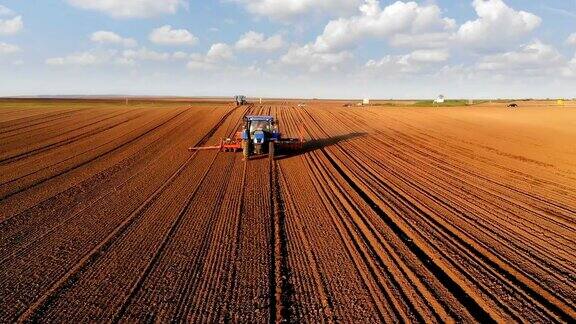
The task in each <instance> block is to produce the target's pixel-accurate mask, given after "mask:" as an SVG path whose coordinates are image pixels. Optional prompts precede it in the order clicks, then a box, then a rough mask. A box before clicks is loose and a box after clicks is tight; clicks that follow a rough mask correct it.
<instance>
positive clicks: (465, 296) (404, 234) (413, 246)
mask: <svg viewBox="0 0 576 324" xmlns="http://www.w3.org/2000/svg"><path fill="white" fill-rule="evenodd" d="M302 111H303V112H304V113H306V114H307V115H308V117H309V118H310V119H311V120H313V121H314V122H315V123H316V124H317V125H320V124H318V122H317V121H316V119H315V118H314V117H312V115H311V114H310V113H309V112H308V111H307V110H306V109H304V110H302ZM324 133H325V136H329V135H328V134H327V133H326V132H324ZM319 151H321V152H322V153H323V155H324V156H325V158H326V159H327V160H328V161H329V162H330V164H331V165H332V167H333V168H334V169H335V170H336V171H337V172H338V174H339V175H340V176H341V177H343V178H344V179H345V180H346V182H347V183H348V184H349V185H350V187H351V188H353V189H354V190H355V191H356V192H357V193H358V194H359V195H360V197H362V199H364V200H365V201H366V203H367V204H368V205H369V206H370V207H371V208H372V209H373V211H374V212H375V213H376V214H377V215H379V216H380V218H381V219H382V220H383V221H384V222H385V223H386V224H387V225H388V226H389V227H390V228H391V229H392V230H393V231H394V232H395V233H396V236H397V237H398V238H400V239H401V240H402V241H403V242H404V244H405V245H406V246H407V247H409V249H410V250H411V251H412V253H413V254H414V255H415V256H417V257H418V259H419V260H420V261H421V263H422V264H423V265H424V266H426V267H427V268H428V269H429V271H431V272H432V273H434V274H435V275H436V278H437V279H438V280H440V281H441V282H442V283H443V285H444V286H445V287H446V288H447V289H448V290H449V291H450V292H451V293H452V294H453V295H454V296H455V297H456V298H457V299H458V300H459V301H460V302H461V303H462V305H464V307H466V308H467V309H468V311H469V313H470V314H471V315H472V316H474V317H475V318H476V319H477V320H479V321H483V322H486V321H490V322H497V321H500V322H501V321H504V318H501V317H500V316H499V315H497V314H495V313H494V312H487V311H486V310H485V308H486V307H485V306H486V305H485V302H484V301H483V300H482V298H480V297H479V296H472V295H470V294H469V293H468V292H466V290H465V289H464V288H463V287H465V285H462V284H461V283H459V282H457V281H455V280H454V278H457V277H455V276H453V275H451V274H450V273H449V272H448V271H447V270H446V269H445V268H444V267H443V266H441V265H440V264H438V260H435V259H436V258H435V257H434V256H429V255H427V254H426V252H425V248H422V247H421V246H420V244H422V243H421V242H420V240H418V239H415V238H411V237H410V235H409V233H410V232H409V231H405V230H404V229H403V228H402V227H400V225H399V224H397V223H396V222H395V221H394V220H393V219H392V218H391V217H390V215H388V214H387V213H386V212H385V211H384V209H381V208H379V206H380V205H381V204H380V202H378V201H376V200H374V199H372V198H370V196H369V195H368V193H367V192H365V191H364V190H363V189H361V188H360V187H358V185H357V184H356V182H355V181H354V180H353V179H352V178H351V177H350V176H349V175H348V173H347V172H346V171H344V170H343V169H342V167H341V166H340V164H339V163H338V162H336V160H335V159H334V158H333V157H332V155H331V154H330V153H329V152H327V150H326V149H325V148H321V149H320V150H319ZM417 242H419V243H420V244H417ZM430 261H431V262H430ZM458 281H459V280H458Z"/></svg>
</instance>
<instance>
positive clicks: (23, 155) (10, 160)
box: [0, 112, 146, 165]
mask: <svg viewBox="0 0 576 324" xmlns="http://www.w3.org/2000/svg"><path fill="white" fill-rule="evenodd" d="M145 114H146V112H143V113H141V114H139V115H137V116H133V118H131V119H127V120H123V121H119V122H116V123H114V124H111V125H105V126H103V127H100V128H97V129H94V130H92V131H89V132H87V133H83V134H78V135H76V136H73V137H70V138H67V139H63V140H60V141H57V142H54V143H51V144H48V145H45V146H42V147H38V148H35V149H33V150H30V151H26V152H22V153H18V154H15V155H11V156H6V157H2V158H0V165H5V164H8V163H13V162H17V161H19V160H22V159H24V158H27V157H30V156H34V155H38V154H40V153H42V152H45V151H48V150H50V149H54V148H58V147H61V146H65V145H68V144H71V143H74V142H77V141H80V140H82V139H84V138H87V137H90V136H94V135H97V134H100V133H103V132H105V131H108V130H111V129H113V128H115V127H117V126H120V125H123V124H126V123H129V122H132V121H134V120H136V119H138V118H139V117H142V116H144V115H145Z"/></svg>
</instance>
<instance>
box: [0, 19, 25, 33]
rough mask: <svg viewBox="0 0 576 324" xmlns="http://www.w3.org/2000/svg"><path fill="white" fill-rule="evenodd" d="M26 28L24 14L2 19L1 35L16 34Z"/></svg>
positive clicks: (0, 21)
mask: <svg viewBox="0 0 576 324" xmlns="http://www.w3.org/2000/svg"><path fill="white" fill-rule="evenodd" d="M22 28H24V22H23V21H22V16H16V17H13V18H10V19H0V35H14V34H17V33H18V32H19V31H21V30H22Z"/></svg>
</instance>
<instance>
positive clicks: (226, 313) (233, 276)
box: [219, 161, 248, 323]
mask: <svg viewBox="0 0 576 324" xmlns="http://www.w3.org/2000/svg"><path fill="white" fill-rule="evenodd" d="M243 164H244V166H243V167H242V187H241V191H240V195H239V196H240V202H239V203H238V209H237V210H236V214H237V216H238V217H237V219H236V224H235V225H236V231H235V232H234V233H235V235H234V240H233V241H234V246H233V247H232V248H231V249H230V250H231V251H233V254H232V256H231V260H232V261H231V263H232V265H233V266H232V270H231V271H230V273H229V274H228V275H227V276H226V277H225V279H224V285H225V286H226V288H227V289H226V290H225V291H226V292H227V293H226V297H225V298H224V300H225V303H223V304H224V306H223V307H222V309H220V310H219V311H220V312H219V313H220V314H222V316H220V317H221V318H220V319H219V320H221V321H224V322H228V323H229V322H231V320H232V318H231V316H230V313H231V310H230V306H231V305H232V301H233V294H234V291H236V283H237V278H238V267H237V266H236V264H237V263H238V255H239V254H240V239H241V237H242V218H243V217H242V216H243V215H244V196H245V191H246V189H245V188H246V170H247V169H248V163H247V161H243Z"/></svg>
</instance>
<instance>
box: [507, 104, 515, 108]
mask: <svg viewBox="0 0 576 324" xmlns="http://www.w3.org/2000/svg"><path fill="white" fill-rule="evenodd" d="M507 107H508V108H518V105H517V104H515V103H512V104H509V105H508V106H507Z"/></svg>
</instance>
